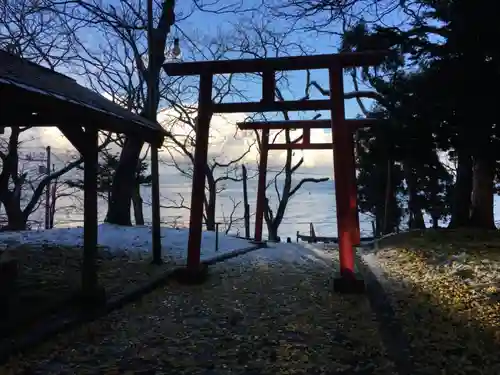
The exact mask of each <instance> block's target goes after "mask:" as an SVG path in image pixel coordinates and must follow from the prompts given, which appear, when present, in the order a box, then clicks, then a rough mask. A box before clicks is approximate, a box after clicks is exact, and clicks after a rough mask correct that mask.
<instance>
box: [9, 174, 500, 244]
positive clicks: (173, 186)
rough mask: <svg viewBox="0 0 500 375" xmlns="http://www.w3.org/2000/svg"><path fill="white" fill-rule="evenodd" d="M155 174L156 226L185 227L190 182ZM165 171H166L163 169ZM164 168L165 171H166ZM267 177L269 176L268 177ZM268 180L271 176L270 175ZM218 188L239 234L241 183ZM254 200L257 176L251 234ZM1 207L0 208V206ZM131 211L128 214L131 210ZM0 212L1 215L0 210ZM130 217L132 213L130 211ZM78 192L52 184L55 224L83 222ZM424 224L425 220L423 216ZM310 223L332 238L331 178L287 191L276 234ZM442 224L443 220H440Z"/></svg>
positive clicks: (219, 209)
mask: <svg viewBox="0 0 500 375" xmlns="http://www.w3.org/2000/svg"><path fill="white" fill-rule="evenodd" d="M161 172H162V173H161V174H160V204H161V208H160V215H161V221H162V224H163V225H165V226H171V227H177V228H186V227H189V209H188V208H189V205H190V199H191V193H190V192H191V181H190V180H189V179H188V178H183V177H180V176H179V174H178V172H176V171H172V170H170V171H166V170H165V169H163V171H161ZM165 172H167V173H165ZM168 172H170V173H168ZM271 177H272V175H271ZM304 177H327V176H318V175H317V174H312V175H304V174H298V175H297V176H296V179H295V180H294V181H293V182H292V186H295V185H296V184H298V183H299V182H300V180H301V179H302V178H304ZM270 181H272V178H270ZM218 186H219V188H220V190H221V191H220V192H219V193H218V194H217V203H216V221H217V223H219V224H218V230H219V231H220V232H223V233H227V234H232V235H240V236H243V235H244V234H245V231H244V222H243V212H244V210H243V184H242V182H241V181H231V180H229V181H224V182H223V183H220V184H219V185H218ZM282 188H283V180H282V179H279V178H278V179H277V180H276V183H269V186H268V188H267V190H266V193H267V196H268V198H269V200H270V202H271V209H272V210H273V213H275V212H276V210H277V205H278V199H279V198H278V192H279V196H281V191H282ZM141 196H142V198H143V200H144V204H143V212H144V218H145V221H146V223H147V224H148V223H150V222H151V188H150V187H149V186H142V187H141ZM256 198H257V178H256V177H254V178H251V179H249V180H248V201H249V205H250V215H251V217H250V235H251V236H253V235H254V226H255V202H256ZM43 199H44V195H43V196H42V204H40V206H39V207H38V209H37V211H35V212H34V213H33V214H32V215H31V216H30V221H29V224H30V227H31V229H42V228H43V226H44V204H43ZM499 203H500V199H499V197H498V196H495V218H496V219H497V220H498V219H499V218H500V205H499ZM0 210H1V208H0ZM2 211H3V210H2ZM106 212H107V201H106V200H105V199H103V198H100V199H99V207H98V213H99V221H100V222H103V221H104V218H105V215H106ZM131 215H132V212H131ZM0 216H5V215H4V213H3V212H1V211H0ZM132 217H133V215H132ZM83 218H84V212H83V192H82V191H80V190H68V188H66V187H64V186H62V185H61V186H60V187H59V188H58V198H57V201H56V212H55V214H54V226H55V227H74V226H81V225H83ZM425 219H426V223H427V225H430V224H431V222H430V218H429V217H426V218H425ZM311 224H312V225H313V226H314V229H315V233H316V235H318V236H336V235H337V219H336V209H335V186H334V182H333V181H332V180H329V181H326V182H320V183H306V184H304V185H303V186H302V188H301V189H299V190H298V191H297V193H296V194H295V195H293V196H292V197H291V198H290V199H289V201H288V204H287V206H286V211H285V215H284V218H283V221H282V222H281V224H280V227H279V231H278V234H279V236H280V237H281V239H282V241H284V240H286V238H287V237H290V238H291V239H292V241H295V240H296V236H297V232H299V233H300V234H309V230H310V229H309V228H310V226H311ZM442 224H443V225H444V224H446V223H442ZM263 227H264V233H263V235H264V237H267V228H266V225H265V223H264V226H263ZM372 228H373V218H372V217H371V216H370V215H368V214H364V213H360V229H361V234H362V236H371V235H372V234H373V229H372Z"/></svg>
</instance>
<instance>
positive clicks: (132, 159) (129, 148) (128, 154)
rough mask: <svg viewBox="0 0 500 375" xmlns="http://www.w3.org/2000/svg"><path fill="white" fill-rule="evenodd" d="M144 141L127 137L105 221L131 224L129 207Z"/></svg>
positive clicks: (112, 187)
mask: <svg viewBox="0 0 500 375" xmlns="http://www.w3.org/2000/svg"><path fill="white" fill-rule="evenodd" d="M143 145H144V142H143V141H142V140H141V139H138V138H133V137H128V138H127V139H126V141H125V144H124V146H123V149H122V152H121V154H120V161H119V164H118V167H117V168H116V173H115V176H114V178H113V184H112V186H111V199H110V203H109V205H108V207H109V208H108V213H107V215H106V218H105V221H106V222H108V223H111V224H116V225H127V226H131V225H132V220H131V218H130V208H131V201H132V196H133V194H134V189H135V185H136V181H135V177H136V176H135V175H136V171H137V168H136V167H137V164H138V162H139V157H140V153H141V149H142V146H143Z"/></svg>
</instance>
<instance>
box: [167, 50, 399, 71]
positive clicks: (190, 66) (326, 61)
mask: <svg viewBox="0 0 500 375" xmlns="http://www.w3.org/2000/svg"><path fill="white" fill-rule="evenodd" d="M389 54H390V52H389V51H365V52H342V53H337V54H323V55H312V56H287V57H274V58H267V59H240V60H216V61H194V62H185V63H166V64H164V65H163V69H164V70H165V72H166V73H167V74H168V75H169V76H192V75H200V74H202V73H211V74H229V73H252V72H263V71H265V70H268V69H272V70H274V71H286V70H306V69H328V68H329V67H330V66H332V65H334V64H340V65H341V66H342V67H344V68H351V67H360V66H375V65H380V64H381V63H382V62H383V61H384V60H385V59H386V58H387V56H389Z"/></svg>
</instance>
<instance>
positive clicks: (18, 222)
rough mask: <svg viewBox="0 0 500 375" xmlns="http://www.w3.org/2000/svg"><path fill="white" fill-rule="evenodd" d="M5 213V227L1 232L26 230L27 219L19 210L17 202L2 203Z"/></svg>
mask: <svg viewBox="0 0 500 375" xmlns="http://www.w3.org/2000/svg"><path fill="white" fill-rule="evenodd" d="M3 203H4V207H5V213H6V215H7V226H5V227H3V228H2V230H13V231H17V230H26V229H27V222H28V217H27V216H26V215H25V214H24V213H23V211H22V210H21V209H20V205H19V203H18V202H12V201H10V202H9V201H4V202H3Z"/></svg>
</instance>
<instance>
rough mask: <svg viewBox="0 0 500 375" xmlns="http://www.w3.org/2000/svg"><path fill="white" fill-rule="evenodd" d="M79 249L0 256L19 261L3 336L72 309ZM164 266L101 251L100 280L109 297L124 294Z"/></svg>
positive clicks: (12, 251) (24, 250) (0, 329)
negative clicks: (43, 318) (62, 310)
mask: <svg viewBox="0 0 500 375" xmlns="http://www.w3.org/2000/svg"><path fill="white" fill-rule="evenodd" d="M82 254H83V250H82V249H81V248H71V247H57V246H43V247H39V248H35V247H32V246H19V247H14V248H8V249H6V250H5V251H4V252H3V256H8V257H11V258H14V259H16V260H17V261H18V268H19V277H18V279H17V286H16V291H15V293H14V294H13V298H12V301H11V302H10V304H9V310H10V311H9V313H8V318H7V319H4V320H2V322H1V323H0V333H2V336H5V335H7V334H10V333H12V332H14V331H16V330H17V329H21V328H22V329H25V328H28V326H29V325H30V324H36V323H38V321H39V320H40V319H41V318H42V317H44V316H46V315H49V314H52V313H54V312H56V311H59V310H61V309H67V308H71V303H70V302H71V301H72V296H73V295H74V292H75V291H76V290H78V288H79V286H80V267H81V263H82ZM162 269H164V267H157V266H153V265H151V264H150V262H149V260H131V259H129V258H128V257H127V256H125V255H121V256H116V257H113V256H111V255H110V254H108V253H106V252H105V251H100V255H99V258H98V273H99V281H100V283H101V284H102V285H103V286H104V287H105V289H106V293H107V295H108V296H118V295H121V294H123V293H126V291H127V287H128V286H130V285H133V284H138V283H143V282H147V280H148V279H150V278H151V277H152V276H153V275H155V274H157V272H159V271H161V270H162Z"/></svg>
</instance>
